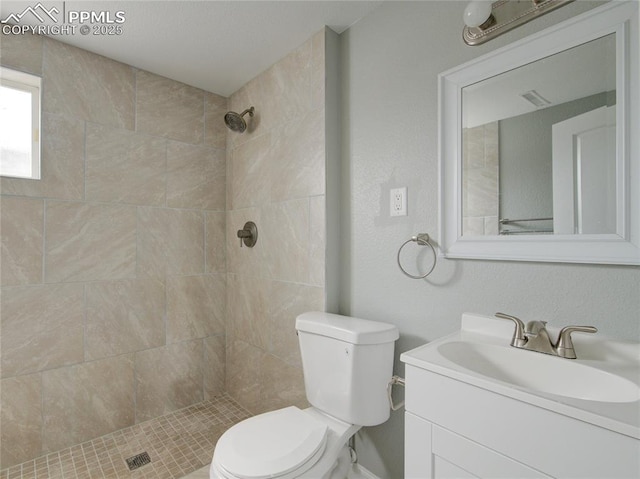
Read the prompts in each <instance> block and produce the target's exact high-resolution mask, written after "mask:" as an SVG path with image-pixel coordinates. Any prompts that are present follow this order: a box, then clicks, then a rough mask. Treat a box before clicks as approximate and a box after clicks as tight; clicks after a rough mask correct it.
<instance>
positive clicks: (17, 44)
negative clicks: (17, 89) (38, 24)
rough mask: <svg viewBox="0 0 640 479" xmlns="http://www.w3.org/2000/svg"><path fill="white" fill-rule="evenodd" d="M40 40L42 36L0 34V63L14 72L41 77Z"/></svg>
mask: <svg viewBox="0 0 640 479" xmlns="http://www.w3.org/2000/svg"><path fill="white" fill-rule="evenodd" d="M42 39H43V37H42V36H40V35H32V34H30V33H26V34H24V35H22V34H21V35H11V34H9V35H5V34H4V33H0V63H1V64H2V66H6V67H9V68H14V69H16V70H20V71H23V72H28V73H34V74H36V75H42Z"/></svg>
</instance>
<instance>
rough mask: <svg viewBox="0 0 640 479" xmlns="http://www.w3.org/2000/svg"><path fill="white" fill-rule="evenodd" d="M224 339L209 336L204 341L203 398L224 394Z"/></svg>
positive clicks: (222, 336) (223, 337)
mask: <svg viewBox="0 0 640 479" xmlns="http://www.w3.org/2000/svg"><path fill="white" fill-rule="evenodd" d="M225 356H226V337H225V336H224V335H220V336H211V337H208V338H205V340H204V398H205V400H207V399H211V398H213V397H216V396H220V395H221V394H223V393H224V392H225V388H224V381H225V361H226V360H225Z"/></svg>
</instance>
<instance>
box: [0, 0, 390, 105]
mask: <svg viewBox="0 0 640 479" xmlns="http://www.w3.org/2000/svg"><path fill="white" fill-rule="evenodd" d="M41 3H42V5H43V6H44V7H45V8H47V9H48V10H49V11H51V9H52V8H54V7H55V8H57V9H58V11H60V12H61V13H60V14H59V15H58V17H59V23H58V24H61V23H62V21H61V19H63V18H64V20H68V18H69V17H68V15H69V12H96V13H99V12H109V13H110V14H111V18H114V17H115V14H116V12H119V11H120V12H124V15H123V17H124V19H125V21H124V23H121V24H120V26H121V27H122V33H121V34H120V35H92V34H88V35H82V34H80V33H79V30H78V29H76V31H75V33H74V34H65V35H54V36H52V37H53V38H55V39H57V40H60V41H63V42H65V43H69V44H71V45H75V46H78V47H80V48H84V49H86V50H89V51H92V52H94V53H98V54H101V55H105V56H107V57H109V58H113V59H115V60H118V61H121V62H124V63H127V64H129V65H133V66H136V67H138V68H141V69H144V70H148V71H151V72H153V73H157V74H159V75H162V76H165V77H168V78H172V79H174V80H178V81H181V82H184V83H187V84H189V85H193V86H196V87H199V88H202V89H205V90H208V91H212V92H214V93H218V94H220V95H224V96H229V95H230V94H231V93H233V92H234V91H236V90H237V89H238V88H240V87H241V86H242V85H244V84H245V83H246V82H247V81H249V80H250V79H252V78H253V77H255V76H256V75H258V74H259V73H260V72H262V71H264V70H265V69H267V68H268V67H269V66H270V65H272V64H273V63H275V62H276V61H277V60H279V59H281V58H282V57H284V56H285V55H287V53H289V52H290V51H292V50H293V49H295V48H296V47H297V46H299V45H301V44H302V43H304V41H305V40H307V39H308V38H309V37H311V36H312V35H313V34H314V33H316V32H318V31H319V30H320V29H322V28H323V27H324V26H325V25H327V26H329V27H330V28H332V29H333V30H335V31H336V32H338V33H341V32H342V31H344V30H346V29H347V28H348V27H349V26H350V25H352V24H353V23H355V22H357V21H358V20H359V19H360V18H362V17H364V16H365V15H367V14H368V13H369V12H371V11H372V10H373V9H375V8H376V7H377V6H378V5H379V4H380V3H381V0H375V1H366V0H355V1H352V0H341V1H315V0H308V1H306V0H305V1H270V0H262V1H242V0H233V1H215V0H214V1H175V0H174V1H84V2H77V1H66V2H61V1H54V2H49V1H42V2H41ZM37 4H38V1H37V0H34V1H31V2H23V1H20V2H11V1H2V2H0V18H1V19H3V20H4V19H6V18H7V16H8V15H10V14H12V13H13V14H17V13H21V12H23V11H24V9H25V8H26V7H28V6H33V7H35V6H36V5H37ZM42 16H44V15H42ZM45 20H46V19H45ZM47 22H48V23H51V21H49V20H47ZM47 22H45V24H46V23H47ZM19 23H20V24H21V25H25V24H28V25H41V22H40V21H39V20H38V19H37V18H36V17H35V16H34V15H33V14H32V13H31V12H28V13H27V14H25V15H24V16H23V17H22V18H21V19H20V22H19ZM77 26H78V27H79V26H80V25H77Z"/></svg>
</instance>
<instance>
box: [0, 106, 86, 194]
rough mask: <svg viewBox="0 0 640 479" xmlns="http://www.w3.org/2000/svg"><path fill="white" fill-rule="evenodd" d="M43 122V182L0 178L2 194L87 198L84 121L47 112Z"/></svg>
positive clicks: (41, 174)
mask: <svg viewBox="0 0 640 479" xmlns="http://www.w3.org/2000/svg"><path fill="white" fill-rule="evenodd" d="M41 123H42V124H41V128H42V133H41V144H40V147H41V152H40V153H41V154H40V163H41V171H40V176H41V178H40V180H37V181H34V180H28V179H21V178H4V177H3V178H0V187H1V188H2V193H3V194H7V195H21V196H38V197H44V198H57V199H62V200H81V199H83V198H84V121H82V120H78V119H74V118H67V117H62V116H58V115H54V114H51V113H43V114H42V118H41Z"/></svg>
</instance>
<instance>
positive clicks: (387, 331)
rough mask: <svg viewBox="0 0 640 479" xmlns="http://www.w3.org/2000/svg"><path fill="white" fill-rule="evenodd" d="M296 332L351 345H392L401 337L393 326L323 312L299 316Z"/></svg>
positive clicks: (310, 312) (311, 312) (312, 312)
mask: <svg viewBox="0 0 640 479" xmlns="http://www.w3.org/2000/svg"><path fill="white" fill-rule="evenodd" d="M296 330H297V331H303V332H306V333H313V334H319V335H321V336H327V337H330V338H335V339H338V340H340V341H345V342H347V343H351V344H383V343H391V342H393V341H395V340H396V339H398V338H399V337H400V333H399V332H398V328H397V327H396V326H394V325H393V324H389V323H382V322H380V321H370V320H367V319H359V318H352V317H350V316H341V315H339V314H332V313H324V312H321V311H309V312H307V313H302V314H301V315H300V316H298V317H297V318H296Z"/></svg>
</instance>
